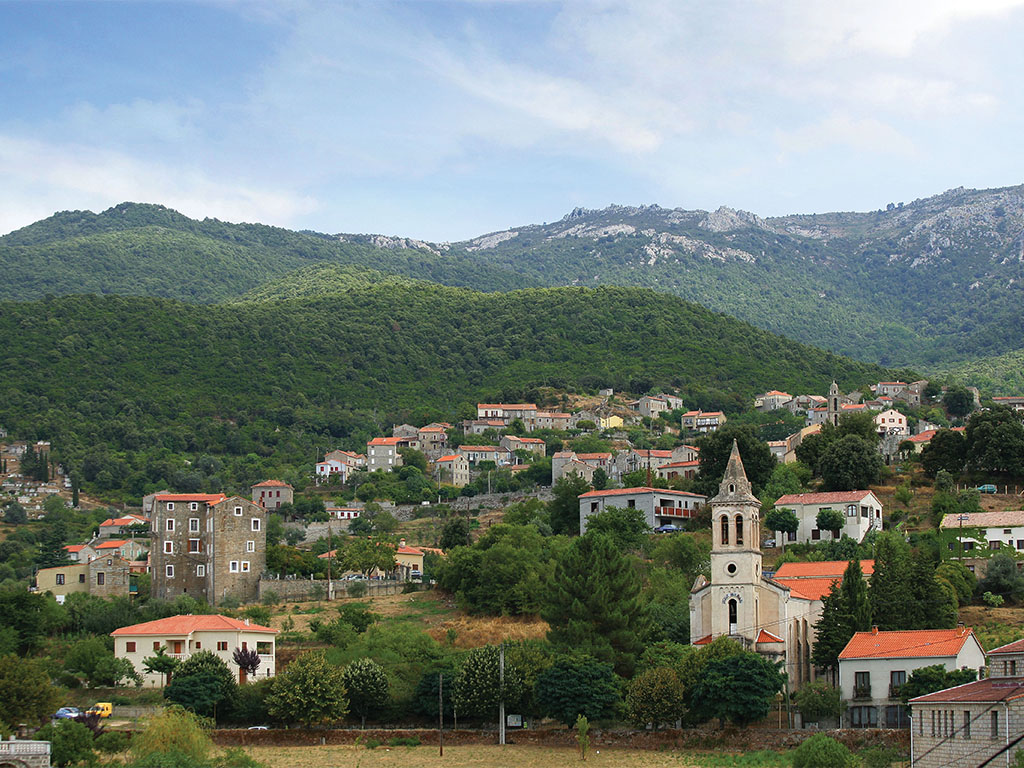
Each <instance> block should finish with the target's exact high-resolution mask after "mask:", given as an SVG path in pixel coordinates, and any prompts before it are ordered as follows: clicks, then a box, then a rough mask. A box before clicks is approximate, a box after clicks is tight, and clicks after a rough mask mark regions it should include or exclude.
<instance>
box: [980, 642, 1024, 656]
mask: <svg viewBox="0 0 1024 768" xmlns="http://www.w3.org/2000/svg"><path fill="white" fill-rule="evenodd" d="M994 653H995V654H999V653H1024V640H1014V641H1013V642H1012V643H1007V644H1006V645H1000V646H999V647H998V648H996V649H994V650H991V651H989V652H988V655H989V656H991V655H992V654H994Z"/></svg>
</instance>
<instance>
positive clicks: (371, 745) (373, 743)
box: [366, 739, 383, 749]
mask: <svg viewBox="0 0 1024 768" xmlns="http://www.w3.org/2000/svg"><path fill="white" fill-rule="evenodd" d="M382 743H383V742H382V741H381V740H380V739H370V740H368V741H367V742H366V748H367V749H376V748H377V747H379V746H380V745H381V744H382Z"/></svg>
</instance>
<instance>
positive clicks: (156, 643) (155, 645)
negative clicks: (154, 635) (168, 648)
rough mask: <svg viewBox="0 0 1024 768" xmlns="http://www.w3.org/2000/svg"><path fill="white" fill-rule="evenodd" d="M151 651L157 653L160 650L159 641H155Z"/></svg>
mask: <svg viewBox="0 0 1024 768" xmlns="http://www.w3.org/2000/svg"><path fill="white" fill-rule="evenodd" d="M153 650H154V651H159V650H160V641H159V640H157V641H156V642H155V643H153Z"/></svg>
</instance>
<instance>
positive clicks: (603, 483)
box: [591, 467, 608, 491]
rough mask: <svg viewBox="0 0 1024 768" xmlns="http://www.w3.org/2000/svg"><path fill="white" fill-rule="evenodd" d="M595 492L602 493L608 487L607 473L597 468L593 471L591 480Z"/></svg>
mask: <svg viewBox="0 0 1024 768" xmlns="http://www.w3.org/2000/svg"><path fill="white" fill-rule="evenodd" d="M591 484H592V485H593V486H594V490H595V491H603V490H604V489H605V488H607V487H608V473H607V472H605V471H604V470H603V469H601V468H600V467H598V468H597V469H595V470H594V477H593V479H592V480H591Z"/></svg>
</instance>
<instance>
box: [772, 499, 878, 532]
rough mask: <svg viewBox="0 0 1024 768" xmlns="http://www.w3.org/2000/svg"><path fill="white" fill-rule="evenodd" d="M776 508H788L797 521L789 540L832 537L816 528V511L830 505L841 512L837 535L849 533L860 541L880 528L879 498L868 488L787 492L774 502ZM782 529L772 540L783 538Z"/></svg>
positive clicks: (829, 507) (830, 507)
mask: <svg viewBox="0 0 1024 768" xmlns="http://www.w3.org/2000/svg"><path fill="white" fill-rule="evenodd" d="M775 508H776V509H791V510H793V512H794V513H795V514H796V516H797V519H798V520H799V521H800V527H799V528H798V529H797V530H796V532H795V533H791V534H789V535H788V536H787V538H786V541H788V542H794V541H799V542H807V541H821V540H823V539H829V538H832V537H833V534H832V532H830V531H821V530H818V523H817V518H818V513H819V512H821V511H822V510H823V509H833V510H835V511H836V512H839V513H840V514H841V515H842V516H843V520H844V523H845V524H844V525H843V528H842V529H841V530H840V531H839V534H838V536H836V537H835V538H841V537H842V536H844V535H845V536H849V537H850V538H852V539H855V540H857V541H860V540H861V539H863V538H864V535H865V534H866V533H867V532H868V531H870V530H871V529H872V528H874V529H877V530H881V529H882V502H880V501H879V500H878V497H877V496H875V494H874V493H873V492H871V491H830V492H827V493H789V494H786V495H785V496H782V497H781V498H779V499H778V500H777V501H776V502H775ZM782 535H783V534H782V531H776V532H775V540H776V541H781V540H782Z"/></svg>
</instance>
